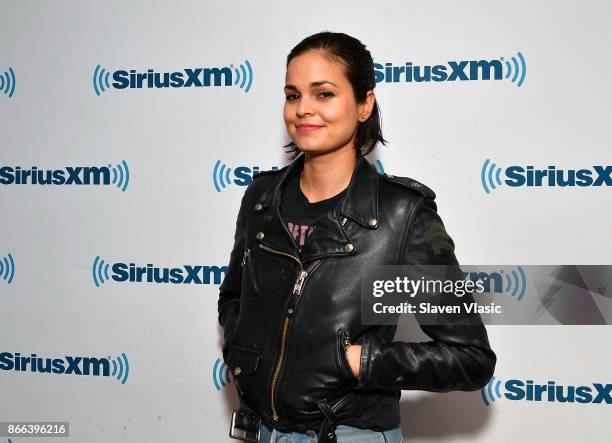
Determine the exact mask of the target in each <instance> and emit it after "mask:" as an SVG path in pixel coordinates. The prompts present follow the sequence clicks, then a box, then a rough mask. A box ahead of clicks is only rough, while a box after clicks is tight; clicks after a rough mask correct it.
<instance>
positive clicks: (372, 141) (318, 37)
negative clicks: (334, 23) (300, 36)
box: [284, 31, 387, 160]
mask: <svg viewBox="0 0 612 443" xmlns="http://www.w3.org/2000/svg"><path fill="white" fill-rule="evenodd" d="M311 49H317V50H323V51H324V53H325V54H326V55H327V56H328V57H329V58H330V60H331V61H335V62H339V63H340V64H341V65H342V66H343V68H344V73H345V74H346V78H347V79H348V81H349V82H350V84H351V86H352V87H353V92H354V94H355V100H356V101H357V103H363V102H364V101H365V98H366V95H367V92H368V91H369V90H370V89H374V87H375V86H376V80H375V78H374V61H373V60H372V55H371V54H370V51H368V50H367V49H366V47H365V45H364V44H363V43H361V42H360V41H359V40H357V39H356V38H354V37H351V36H350V35H347V34H344V33H342V32H329V31H323V32H319V33H317V34H313V35H311V36H309V37H306V38H305V39H304V40H302V41H301V42H299V43H298V44H297V45H296V46H295V47H294V48H293V49H292V50H291V52H290V53H289V55H288V56H287V67H289V62H290V61H291V60H292V59H293V58H294V57H297V56H298V55H300V54H303V53H304V52H306V51H308V50H311ZM378 142H381V143H382V144H383V145H386V144H387V140H385V139H384V138H383V136H382V129H381V120H380V109H379V107H378V103H377V102H376V100H374V107H373V109H372V113H371V114H370V117H368V119H367V120H366V121H364V122H359V126H358V127H357V134H356V136H355V150H356V151H357V155H362V156H364V155H367V154H369V153H370V152H372V151H373V150H374V148H375V147H376V144H377V143H378ZM284 147H285V148H286V147H289V149H288V150H287V151H286V152H287V153H289V154H291V159H292V160H293V159H295V158H296V157H297V156H298V155H299V153H300V151H299V149H298V147H297V146H296V144H295V143H293V141H291V142H290V143H289V144H287V145H284Z"/></svg>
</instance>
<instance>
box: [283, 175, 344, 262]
mask: <svg viewBox="0 0 612 443" xmlns="http://www.w3.org/2000/svg"><path fill="white" fill-rule="evenodd" d="M347 189H348V187H347V188H344V189H343V190H342V191H341V192H340V193H338V194H336V195H334V196H333V197H330V198H328V199H325V200H321V201H318V202H315V203H310V202H309V201H308V198H306V196H305V195H304V193H303V192H302V189H301V188H300V174H295V175H294V176H293V177H292V178H290V179H289V181H288V183H287V186H286V187H285V190H284V192H283V195H282V201H281V207H280V210H281V217H282V219H283V221H284V222H285V223H287V228H288V229H289V232H291V234H292V235H293V238H294V239H295V243H296V244H297V246H298V251H297V252H298V253H301V252H302V249H303V247H304V244H305V243H306V241H307V239H308V236H309V235H310V234H311V233H312V232H314V230H315V229H316V228H317V222H318V221H319V220H320V219H321V218H323V217H324V216H325V215H326V214H327V213H328V212H330V211H331V210H332V209H333V208H334V207H335V206H336V205H337V204H338V202H339V200H340V199H342V197H343V196H344V194H346V191H347Z"/></svg>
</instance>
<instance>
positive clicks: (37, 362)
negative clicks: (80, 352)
mask: <svg viewBox="0 0 612 443" xmlns="http://www.w3.org/2000/svg"><path fill="white" fill-rule="evenodd" d="M111 366H112V370H111ZM0 369H2V370H5V371H20V372H39V373H47V374H65V375H91V376H94V377H113V378H115V379H117V380H118V381H120V382H121V384H125V382H126V381H127V379H128V375H129V373H130V365H129V362H128V359H127V356H126V355H125V353H123V352H122V353H121V355H120V356H118V357H116V358H114V359H113V358H111V357H110V356H108V357H102V358H97V357H72V356H69V355H66V356H64V357H63V358H43V357H37V356H36V354H30V356H28V357H24V356H22V355H21V354H20V353H19V352H17V353H15V354H12V353H11V352H1V353H0Z"/></svg>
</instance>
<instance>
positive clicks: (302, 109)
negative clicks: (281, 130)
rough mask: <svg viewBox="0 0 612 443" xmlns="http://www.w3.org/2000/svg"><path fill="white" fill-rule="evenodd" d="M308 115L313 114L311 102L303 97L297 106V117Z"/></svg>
mask: <svg viewBox="0 0 612 443" xmlns="http://www.w3.org/2000/svg"><path fill="white" fill-rule="evenodd" d="M306 114H312V106H311V103H310V101H309V100H308V99H307V98H304V97H303V96H302V97H300V98H299V103H298V105H297V115H298V117H300V118H301V117H303V116H304V115H306Z"/></svg>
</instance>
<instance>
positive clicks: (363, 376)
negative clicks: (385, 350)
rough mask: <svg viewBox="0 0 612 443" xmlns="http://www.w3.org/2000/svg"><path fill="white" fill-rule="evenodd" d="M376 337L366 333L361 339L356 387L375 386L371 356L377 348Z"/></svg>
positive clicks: (366, 387) (368, 387)
mask: <svg viewBox="0 0 612 443" xmlns="http://www.w3.org/2000/svg"><path fill="white" fill-rule="evenodd" d="M376 340H377V338H376V336H375V335H373V334H372V333H366V334H364V335H363V337H362V340H361V357H360V359H359V377H358V380H357V385H356V386H355V387H356V388H357V389H370V388H375V387H376V383H375V381H374V379H373V374H372V356H373V355H375V354H376V353H377V352H378V350H377V342H376Z"/></svg>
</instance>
